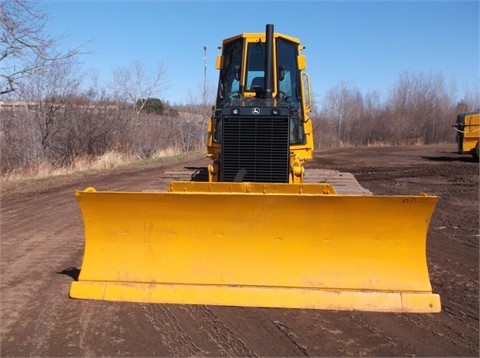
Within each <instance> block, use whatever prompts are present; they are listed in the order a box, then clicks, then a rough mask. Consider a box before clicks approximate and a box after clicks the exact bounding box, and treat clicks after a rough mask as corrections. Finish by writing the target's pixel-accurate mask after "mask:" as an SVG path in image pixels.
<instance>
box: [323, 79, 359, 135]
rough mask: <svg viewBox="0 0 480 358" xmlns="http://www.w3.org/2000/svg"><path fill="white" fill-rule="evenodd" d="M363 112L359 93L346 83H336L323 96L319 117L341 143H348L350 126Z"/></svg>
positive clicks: (350, 133)
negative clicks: (327, 124) (326, 123)
mask: <svg viewBox="0 0 480 358" xmlns="http://www.w3.org/2000/svg"><path fill="white" fill-rule="evenodd" d="M362 112H363V99H362V95H361V93H360V91H359V90H358V89H357V88H356V87H354V86H350V85H349V84H348V83H346V82H340V83H338V84H337V85H336V86H335V87H334V88H333V89H331V90H329V91H328V92H327V94H326V95H325V99H324V103H323V111H322V113H321V116H322V118H323V119H324V120H326V121H328V122H329V123H330V125H331V126H332V130H333V131H334V132H335V133H336V134H337V136H338V137H339V138H340V139H341V141H342V142H349V141H350V140H351V136H352V131H351V129H352V127H351V124H352V122H353V121H355V120H358V119H359V118H360V117H361V115H362Z"/></svg>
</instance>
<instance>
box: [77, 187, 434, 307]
mask: <svg viewBox="0 0 480 358" xmlns="http://www.w3.org/2000/svg"><path fill="white" fill-rule="evenodd" d="M197 184H198V183H197ZM197 184H192V185H193V186H194V188H193V189H192V188H186V189H185V186H183V185H184V184H179V188H181V187H182V186H183V188H184V189H180V191H172V192H165V193H127V192H90V191H84V192H77V198H78V201H79V203H80V207H81V210H82V213H83V218H84V224H85V255H84V261H83V266H82V269H81V273H80V277H79V281H78V282H74V283H73V285H72V290H71V296H72V297H79V298H93V299H108V300H125V301H139V302H172V303H198V304H223V305H248V306H249V305H252V306H265V307H305V308H309V307H313V308H331V307H337V308H335V309H362V310H374V311H376V310H378V311H385V310H392V311H415V312H422V311H436V310H439V309H440V302H439V298H438V296H437V295H432V294H431V286H430V281H429V277H428V269H427V264H426V232H427V228H428V225H429V220H430V217H431V215H432V212H433V209H434V206H435V202H436V198H435V197H428V196H421V195H419V196H365V197H362V196H342V195H335V194H323V190H324V188H322V189H319V190H320V191H321V192H322V194H318V193H304V192H302V193H298V192H296V193H291V192H282V191H281V190H280V189H279V186H278V185H279V184H277V185H272V188H275V189H274V190H273V191H272V192H269V191H268V190H267V191H266V193H263V191H261V192H244V191H243V190H244V189H245V184H246V183H239V184H242V186H243V189H238V188H234V190H233V191H227V190H225V191H223V192H222V191H219V190H218V191H217V192H210V191H208V190H206V189H205V188H207V187H201V186H197ZM205 184H208V183H205ZM222 184H226V183H222ZM250 184H251V183H250ZM175 185H176V184H174V186H175ZM228 185H233V187H235V186H236V185H235V183H229V184H228ZM281 186H282V185H280V187H281ZM303 186H304V187H305V184H303ZM308 186H309V185H306V187H308ZM310 186H315V184H313V185H312V184H311V185H310ZM239 187H240V186H239ZM286 187H289V188H290V187H291V185H287V186H286ZM286 187H285V188H286ZM177 189H178V188H177ZM297 189H298V188H297ZM192 190H193V191H192ZM308 190H311V191H314V189H308ZM308 190H307V192H308ZM403 293H408V294H409V295H414V297H416V296H415V295H417V294H420V295H422V297H428V300H430V301H432V302H437V303H434V304H433V308H432V307H430V306H429V305H430V304H431V303H428V304H426V303H427V301H428V300H424V299H420V300H415V299H409V302H411V304H409V305H410V306H413V308H412V307H410V306H409V307H407V308H405V307H404V304H403V303H402V299H401V297H402V296H401V294H403ZM379 297H381V298H379ZM408 297H410V296H408ZM369 300H371V301H369ZM337 301H338V303H335V302H337ZM430 301H429V302H430ZM248 302H249V303H248ZM398 302H400V303H398ZM418 302H420V304H418ZM419 305H420V306H422V307H418V306H419ZM424 306H425V307H424ZM394 307H396V308H395V309H394Z"/></svg>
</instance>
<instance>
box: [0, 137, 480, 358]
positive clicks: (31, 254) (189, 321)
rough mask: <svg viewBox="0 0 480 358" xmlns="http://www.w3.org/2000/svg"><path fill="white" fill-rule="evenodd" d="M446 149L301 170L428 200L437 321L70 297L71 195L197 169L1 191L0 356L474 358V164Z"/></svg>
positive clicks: (346, 153) (362, 154) (154, 168)
mask: <svg viewBox="0 0 480 358" xmlns="http://www.w3.org/2000/svg"><path fill="white" fill-rule="evenodd" d="M454 148H455V145H454V144H451V145H434V146H423V147H419V146H408V147H395V148H346V149H342V150H340V151H333V150H331V151H324V152H321V153H318V154H317V158H316V159H315V160H314V161H313V162H311V163H309V165H308V167H310V168H330V169H337V170H341V171H347V172H351V173H353V174H354V175H355V176H356V178H357V179H358V180H359V182H360V183H361V184H362V185H363V186H364V187H365V188H367V189H369V190H371V191H372V192H373V193H375V194H415V193H418V192H426V193H429V194H435V195H438V196H439V202H438V205H437V208H436V211H435V213H434V216H433V218H432V222H431V226H430V230H429V233H428V265H429V271H430V275H431V282H432V286H433V291H434V292H436V293H439V294H440V296H441V299H442V313H440V314H424V315H420V314H390V313H365V312H337V311H320V310H294V309H291V310H290V309H289V310H287V309H258V308H242V307H216V306H184V305H163V304H139V303H122V302H118V303H117V302H104V301H90V300H76V299H71V298H69V296H68V294H69V288H70V284H71V282H72V280H73V279H74V278H75V277H76V276H77V275H78V272H79V269H80V268H81V264H82V261H81V260H82V255H83V227H82V221H81V217H80V211H79V209H78V206H77V203H76V201H75V196H74V190H75V189H84V188H85V187H87V186H95V187H96V188H97V189H98V190H107V189H108V190H129V191H137V190H142V189H144V188H147V187H151V186H155V185H158V180H159V177H160V176H161V175H162V173H163V172H164V171H166V170H169V169H172V168H182V167H186V166H190V167H191V166H202V165H204V164H205V163H206V162H205V160H204V159H202V158H200V159H190V160H185V161H182V162H178V163H163V164H155V165H152V164H150V165H148V166H144V167H141V168H134V169H133V168H131V169H122V170H115V171H113V172H111V173H108V174H102V175H99V174H97V175H89V176H86V175H84V176H82V177H76V178H69V179H65V178H63V179H61V180H53V181H51V182H42V183H39V184H34V185H32V184H30V185H22V186H18V185H17V186H15V187H9V186H6V187H5V186H4V187H3V188H2V197H1V264H0V268H1V305H0V309H1V336H0V338H1V356H4V357H7V356H85V357H87V356H143V357H150V356H193V355H195V356H478V355H479V332H478V327H479V322H478V317H479V310H478V307H479V301H478V299H479V297H478V294H479V285H478V279H479V272H478V270H479V245H478V242H479V191H478V190H479V183H478V179H479V165H478V163H475V162H473V161H472V160H471V159H470V158H469V157H468V156H458V155H456V154H454V153H453V150H454ZM308 167H307V170H308ZM345 215H349V213H345Z"/></svg>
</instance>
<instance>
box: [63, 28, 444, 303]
mask: <svg viewBox="0 0 480 358" xmlns="http://www.w3.org/2000/svg"><path fill="white" fill-rule="evenodd" d="M303 49H304V47H303V46H302V45H301V44H300V41H299V40H298V39H297V38H294V37H291V36H287V35H283V34H280V33H275V32H274V30H273V25H267V26H266V31H265V32H264V33H243V34H240V35H238V36H234V37H230V38H227V39H226V40H224V41H223V44H222V46H221V54H220V55H219V56H218V57H217V60H216V67H217V69H218V70H219V71H220V74H219V83H218V94H217V98H216V103H215V106H214V108H213V113H212V117H211V119H210V122H209V125H208V143H207V147H208V150H207V156H208V157H209V158H210V159H212V162H211V165H209V166H208V182H207V181H204V182H195V181H175V182H171V183H170V185H169V187H168V189H167V190H166V191H164V192H158V191H157V192H154V191H151V192H148V191H147V192H98V191H96V190H95V189H93V188H87V189H86V190H84V191H79V192H77V193H76V196H77V199H78V202H79V205H80V208H81V211H82V215H83V220H84V229H85V252H84V258H83V264H82V267H81V272H80V275H79V278H78V281H74V282H73V283H72V286H71V290H70V296H71V297H74V298H84V299H99V300H112V301H131V302H152V303H175V304H202V305H227V306H253V307H283V308H311V309H333V310H363V311H384V312H439V311H440V309H441V308H440V297H439V296H438V295H437V294H434V293H432V288H431V285H430V280H429V274H428V268H427V261H426V237H427V230H428V226H429V222H430V218H431V216H432V213H433V211H434V207H435V204H436V200H437V198H436V197H434V196H428V195H426V194H418V195H412V196H377V195H359V194H351V195H350V194H349V195H343V194H342V195H340V194H337V192H336V191H335V188H334V186H332V185H331V184H329V183H318V182H317V183H307V182H305V180H304V179H305V170H304V165H303V164H304V162H305V161H306V160H308V159H311V158H312V156H313V149H314V148H313V143H314V141H313V132H312V121H311V119H310V118H309V116H308V114H309V112H310V108H311V95H310V88H309V78H308V76H307V74H306V73H305V69H306V60H305V56H304V55H303V54H302V50H303Z"/></svg>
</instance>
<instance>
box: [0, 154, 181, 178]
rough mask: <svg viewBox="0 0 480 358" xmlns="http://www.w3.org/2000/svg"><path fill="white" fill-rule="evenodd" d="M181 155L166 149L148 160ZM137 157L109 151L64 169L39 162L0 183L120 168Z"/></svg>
mask: <svg viewBox="0 0 480 358" xmlns="http://www.w3.org/2000/svg"><path fill="white" fill-rule="evenodd" d="M180 154H182V153H181V152H180V151H179V150H176V149H174V148H167V149H164V150H161V151H157V152H156V153H154V155H152V157H151V158H150V159H161V158H169V157H175V156H177V155H180ZM141 161H142V159H141V158H140V157H139V156H136V155H133V154H125V153H121V152H117V151H109V152H106V153H105V154H103V155H102V156H100V157H94V158H92V157H78V158H76V159H75V160H74V161H73V162H72V163H71V164H70V165H68V166H64V167H57V166H54V165H52V164H51V163H49V162H46V161H44V162H40V163H38V164H36V165H33V166H30V167H28V168H23V169H19V170H15V171H12V172H9V173H6V174H4V175H3V176H2V177H1V182H2V183H7V182H15V181H25V180H37V179H45V178H52V177H59V176H65V175H71V174H75V173H80V172H85V171H91V170H93V171H102V170H108V169H114V168H118V167H122V166H127V165H131V164H133V163H138V162H141Z"/></svg>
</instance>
